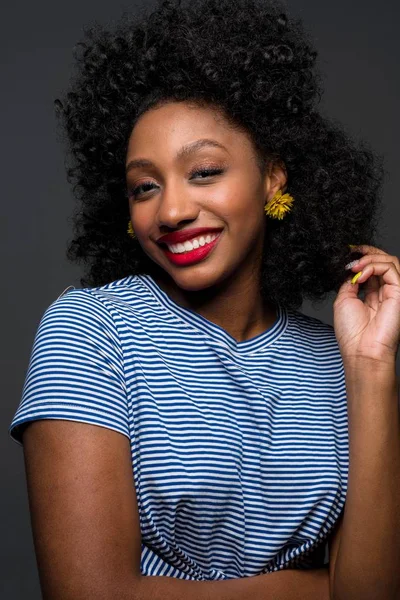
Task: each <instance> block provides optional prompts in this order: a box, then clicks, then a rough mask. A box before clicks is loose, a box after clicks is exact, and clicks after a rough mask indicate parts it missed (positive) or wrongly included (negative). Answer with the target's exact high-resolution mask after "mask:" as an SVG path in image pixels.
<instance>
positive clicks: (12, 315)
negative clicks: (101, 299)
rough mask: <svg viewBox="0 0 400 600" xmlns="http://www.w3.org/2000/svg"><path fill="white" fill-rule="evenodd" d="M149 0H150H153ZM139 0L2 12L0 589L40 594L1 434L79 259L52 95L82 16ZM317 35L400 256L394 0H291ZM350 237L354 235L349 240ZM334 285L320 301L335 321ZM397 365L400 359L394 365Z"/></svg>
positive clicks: (334, 105) (387, 236) (14, 594)
mask: <svg viewBox="0 0 400 600" xmlns="http://www.w3.org/2000/svg"><path fill="white" fill-rule="evenodd" d="M151 4H152V5H153V4H154V2H151ZM135 6H136V4H135V2H132V3H128V2H125V3H118V2H115V1H114V2H113V1H112V0H96V1H95V0H85V1H83V2H82V1H81V0H69V1H68V2H50V1H49V0H37V1H36V2H33V3H32V2H29V1H28V0H23V1H22V2H7V4H6V5H5V6H4V7H3V10H2V18H1V22H0V31H1V36H0V44H1V57H2V59H3V60H2V76H1V84H2V85H1V87H2V93H1V98H0V102H1V111H0V119H1V137H2V144H1V154H2V157H1V164H2V174H1V208H2V211H3V212H4V215H3V216H2V221H1V222H2V223H4V226H3V227H2V235H1V243H2V245H3V248H2V257H5V260H3V261H2V280H3V292H2V294H1V300H2V303H3V307H2V314H3V316H4V319H3V328H2V341H3V345H2V348H3V350H4V353H3V357H2V367H3V371H2V394H1V403H0V406H1V409H0V410H1V423H2V435H0V452H1V459H2V467H3V475H2V483H3V487H2V494H1V510H0V515H1V531H2V532H3V533H2V536H1V569H2V570H1V573H0V597H1V598H2V600H17V599H24V600H28V599H29V600H39V599H40V598H41V594H40V588H39V580H38V575H37V568H36V559H35V555H34V548H33V540H32V534H31V528H30V517H29V510H28V498H27V492H26V483H25V471H24V463H23V451H22V448H20V447H19V446H17V445H16V444H15V443H14V442H13V441H12V440H11V439H10V438H9V437H8V434H7V429H8V426H9V424H10V422H11V419H12V417H13V414H14V412H15V410H16V409H17V405H18V403H19V400H20V397H21V392H22V386H23V382H24V377H25V373H26V369H27V366H28V361H29V355H30V351H31V347H32V343H33V338H34V334H35V331H36V328H37V326H38V323H39V320H40V318H41V316H42V314H43V312H44V310H45V309H46V308H47V307H48V306H49V304H50V303H51V302H52V301H53V300H55V298H56V297H58V296H59V295H60V294H61V292H62V291H63V290H64V289H65V288H66V287H67V286H68V285H71V284H72V285H75V286H76V287H80V284H79V282H78V278H79V275H80V270H79V268H78V267H73V266H72V265H70V264H68V263H67V261H66V259H65V247H66V243H67V240H68V239H69V238H70V237H71V221H70V217H71V214H72V209H73V204H74V201H73V198H72V193H71V190H70V189H69V186H68V184H67V183H66V177H65V171H64V156H63V148H62V146H61V145H60V143H59V142H58V141H57V137H56V121H55V117H54V114H53V106H52V102H53V99H54V98H55V97H56V96H57V95H58V94H60V93H61V92H62V90H63V88H65V86H66V85H67V82H68V78H69V73H70V67H71V64H72V53H71V49H72V46H73V45H74V44H75V43H76V42H77V41H78V40H79V39H81V38H82V26H83V24H84V23H90V22H93V20H98V21H100V22H107V21H109V20H111V19H118V17H119V15H120V13H121V12H122V11H123V10H129V9H132V8H133V9H134V7H135ZM288 7H289V10H290V11H291V12H292V13H293V14H294V15H297V16H300V17H302V18H304V20H305V22H306V24H307V27H308V29H309V30H310V31H311V33H312V34H313V36H314V38H315V43H316V46H317V49H318V50H319V53H320V65H321V67H322V68H323V70H324V72H325V90H326V92H325V98H324V101H323V106H324V109H325V111H327V112H329V113H330V114H331V115H333V116H335V117H336V118H338V119H340V120H341V121H342V122H343V123H344V124H345V125H346V126H347V128H348V129H349V130H350V132H352V133H354V134H355V135H356V136H361V137H363V138H365V139H366V140H367V141H369V142H370V143H371V144H372V145H373V147H374V148H376V149H377V150H378V151H379V152H381V153H383V154H384V156H385V166H386V169H387V171H388V175H387V178H386V183H385V187H384V205H385V210H384V214H383V217H382V223H381V238H380V240H379V241H380V243H381V244H383V245H384V246H385V248H386V249H387V251H388V252H389V253H390V254H395V255H397V256H400V237H399V233H398V227H399V213H400V210H399V192H398V190H399V184H400V174H399V166H398V164H397V160H398V158H399V152H398V140H399V133H400V132H399V119H398V113H397V111H398V106H399V84H400V74H399V66H398V61H399V36H398V22H399V17H400V4H399V3H398V0H381V1H380V2H375V1H372V0H352V2H351V3H350V2H349V1H348V0H335V2H327V1H325V2H321V0H288ZM350 243H351V242H350ZM333 300H334V297H333V296H332V297H331V298H330V299H329V300H328V301H327V302H326V303H325V305H324V306H323V307H322V308H321V310H319V311H318V312H317V311H315V310H314V309H313V308H312V307H311V306H309V305H306V303H304V305H303V307H302V311H303V312H304V313H306V314H310V315H311V316H316V317H317V318H320V319H321V320H323V321H325V322H329V323H331V324H333V314H332V302H333ZM397 372H398V373H399V370H397Z"/></svg>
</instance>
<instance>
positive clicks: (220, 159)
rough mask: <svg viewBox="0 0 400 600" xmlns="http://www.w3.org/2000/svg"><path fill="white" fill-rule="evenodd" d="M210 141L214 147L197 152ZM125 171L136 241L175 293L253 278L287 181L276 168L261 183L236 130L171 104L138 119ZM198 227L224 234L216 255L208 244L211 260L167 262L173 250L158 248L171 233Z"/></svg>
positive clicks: (215, 116) (209, 114) (218, 118)
mask: <svg viewBox="0 0 400 600" xmlns="http://www.w3.org/2000/svg"><path fill="white" fill-rule="evenodd" d="M205 139H207V140H209V141H211V142H212V143H211V142H208V143H204V144H202V145H201V146H200V145H198V144H197V145H194V144H195V143H196V142H197V143H198V142H199V140H205ZM184 147H185V148H186V150H185V152H184V153H183V151H182V150H183V148H184ZM139 159H140V161H141V162H139ZM135 163H136V164H135ZM126 168H127V173H126V181H127V188H128V195H129V207H130V215H131V221H132V225H133V229H134V231H135V234H136V237H137V239H138V241H139V243H140V244H141V246H142V248H143V250H144V252H146V254H147V255H148V256H149V257H150V258H151V259H152V260H153V261H154V262H156V263H157V264H158V265H160V266H161V267H162V269H164V270H165V271H166V272H167V273H168V274H169V275H170V277H171V278H172V279H173V281H174V282H175V284H176V285H178V286H179V287H180V288H183V289H185V290H200V289H203V288H207V287H209V286H212V285H217V284H219V283H222V281H224V280H225V279H226V278H228V277H232V276H233V277H234V278H235V279H236V278H239V280H242V281H243V278H245V279H246V277H250V276H251V277H252V276H253V274H254V271H255V269H258V268H259V266H260V264H261V252H262V244H263V236H264V227H265V213H264V204H265V202H266V201H267V200H269V199H270V198H271V197H272V196H273V195H274V193H275V192H276V191H277V190H278V189H280V188H283V187H284V185H285V182H286V176H285V172H284V170H282V168H280V167H278V166H277V165H275V166H274V167H271V168H270V169H269V172H267V173H266V175H265V176H264V177H262V176H261V173H260V170H259V167H258V165H257V160H256V154H255V151H254V149H253V146H252V144H251V142H250V140H249V138H248V136H247V135H246V134H245V133H244V132H243V131H241V130H234V129H233V128H232V127H230V126H229V124H228V123H227V121H226V120H225V119H224V118H223V116H222V115H220V114H219V113H217V112H216V111H215V110H213V109H212V108H209V107H198V106H194V105H190V104H187V103H183V102H171V103H168V104H165V105H163V106H161V107H158V108H153V109H150V110H148V111H147V112H146V113H144V114H143V115H142V116H141V117H140V118H139V120H138V121H137V123H136V124H135V127H134V129H133V131H132V134H131V136H130V139H129V145H128V150H127V156H126ZM204 171H205V172H204ZM207 171H210V172H209V173H208V172H207ZM197 227H206V228H208V227H210V228H216V229H218V230H220V231H218V232H216V233H217V235H218V236H219V237H218V238H217V239H216V242H214V243H213V242H212V243H211V244H210V247H211V248H212V249H211V251H210V252H208V253H207V252H206V249H207V240H205V241H206V243H205V244H204V242H203V241H202V240H200V241H199V243H200V244H201V243H203V244H204V245H203V246H202V248H203V250H200V253H203V254H204V253H205V254H206V255H205V256H202V257H201V258H200V260H199V259H198V254H199V251H197V252H196V251H195V252H193V253H192V255H190V252H189V253H188V254H187V256H185V255H183V254H175V253H174V254H173V255H172V256H170V257H169V255H168V254H167V252H166V251H167V250H168V248H167V246H165V245H162V244H160V243H159V242H158V240H159V238H160V237H161V236H163V235H165V234H167V233H173V232H176V231H183V230H185V231H186V230H189V229H192V228H197ZM203 235H204V236H206V235H207V233H204V234H203ZM195 239H197V240H199V235H196V236H195ZM194 245H198V244H197V242H195V244H194ZM175 249H176V248H175ZM180 249H181V250H182V248H180ZM195 255H196V256H195ZM189 256H191V258H190V260H189V262H187V257H189ZM173 257H175V261H174V260H173ZM176 261H180V264H176Z"/></svg>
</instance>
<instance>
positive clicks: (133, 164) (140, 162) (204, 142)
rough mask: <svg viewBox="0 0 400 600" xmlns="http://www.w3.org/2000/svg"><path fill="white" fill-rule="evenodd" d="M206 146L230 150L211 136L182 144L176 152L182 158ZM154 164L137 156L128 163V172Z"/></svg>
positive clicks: (178, 157)
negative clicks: (210, 137)
mask: <svg viewBox="0 0 400 600" xmlns="http://www.w3.org/2000/svg"><path fill="white" fill-rule="evenodd" d="M204 146H213V147H214V148H222V149H223V150H226V151H227V152H228V150H227V148H225V146H224V145H223V144H220V143H219V142H217V141H215V140H211V139H209V138H202V139H200V140H196V141H195V142H191V143H190V144H186V146H182V148H181V149H180V150H178V152H177V154H176V158H177V159H178V160H179V159H182V158H186V157H187V156H189V155H190V154H193V153H194V152H197V150H200V149H201V148H204ZM153 166H154V164H153V163H152V162H151V160H148V159H147V158H136V159H135V160H131V161H130V162H129V163H128V164H127V165H126V173H128V171H130V170H131V169H135V168H140V167H153Z"/></svg>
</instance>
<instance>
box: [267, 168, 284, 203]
mask: <svg viewBox="0 0 400 600" xmlns="http://www.w3.org/2000/svg"><path fill="white" fill-rule="evenodd" d="M287 179H288V178H287V171H286V166H285V164H284V162H283V161H281V160H275V161H271V162H270V164H269V165H268V169H267V173H266V175H265V183H264V186H265V201H268V200H270V199H271V198H272V197H273V196H274V195H275V194H276V192H277V191H278V190H282V192H285V191H286V184H287Z"/></svg>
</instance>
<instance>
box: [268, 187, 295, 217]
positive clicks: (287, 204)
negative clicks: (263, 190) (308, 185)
mask: <svg viewBox="0 0 400 600" xmlns="http://www.w3.org/2000/svg"><path fill="white" fill-rule="evenodd" d="M293 202H294V198H293V196H291V195H290V194H283V193H282V190H278V191H277V192H276V194H275V195H274V196H273V197H272V198H271V199H270V200H268V202H267V203H266V204H265V206H264V210H265V214H266V215H267V216H268V217H271V218H272V219H283V217H284V216H285V215H286V213H287V212H289V211H290V210H291V208H292V204H293Z"/></svg>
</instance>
